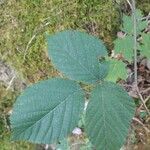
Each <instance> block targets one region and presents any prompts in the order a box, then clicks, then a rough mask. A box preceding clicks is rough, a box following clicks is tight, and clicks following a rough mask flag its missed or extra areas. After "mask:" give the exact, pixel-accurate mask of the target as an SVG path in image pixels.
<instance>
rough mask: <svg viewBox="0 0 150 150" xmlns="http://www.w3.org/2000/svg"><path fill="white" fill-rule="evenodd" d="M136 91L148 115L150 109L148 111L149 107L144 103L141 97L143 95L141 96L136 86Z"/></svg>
mask: <svg viewBox="0 0 150 150" xmlns="http://www.w3.org/2000/svg"><path fill="white" fill-rule="evenodd" d="M137 92H138V95H139V97H140V99H141V102H142V104H143V106H144V108H145V110H146V112H147V113H148V115H150V111H149V109H148V108H147V106H146V104H145V100H144V99H143V96H142V94H141V93H140V92H139V89H138V88H137Z"/></svg>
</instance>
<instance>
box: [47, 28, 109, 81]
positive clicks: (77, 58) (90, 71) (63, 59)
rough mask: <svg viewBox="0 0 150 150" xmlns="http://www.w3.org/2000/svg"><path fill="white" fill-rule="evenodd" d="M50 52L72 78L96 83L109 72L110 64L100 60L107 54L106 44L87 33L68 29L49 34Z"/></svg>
mask: <svg viewBox="0 0 150 150" xmlns="http://www.w3.org/2000/svg"><path fill="white" fill-rule="evenodd" d="M48 53H49V57H50V58H51V59H52V62H53V63H54V65H55V66H56V68H57V69H58V70H60V71H61V72H63V73H64V74H65V75H66V76H67V77H69V78H70V79H73V80H77V81H83V82H86V83H95V82H97V81H99V80H102V79H103V78H104V77H105V76H106V75H107V73H108V64H107V63H105V61H102V62H100V61H99V59H101V58H102V57H104V56H106V55H107V51H106V48H105V46H104V44H103V43H102V41H100V40H99V39H98V38H96V37H93V36H91V35H88V34H87V33H83V32H79V31H73V30H68V31H63V32H59V33H57V34H55V35H53V36H48Z"/></svg>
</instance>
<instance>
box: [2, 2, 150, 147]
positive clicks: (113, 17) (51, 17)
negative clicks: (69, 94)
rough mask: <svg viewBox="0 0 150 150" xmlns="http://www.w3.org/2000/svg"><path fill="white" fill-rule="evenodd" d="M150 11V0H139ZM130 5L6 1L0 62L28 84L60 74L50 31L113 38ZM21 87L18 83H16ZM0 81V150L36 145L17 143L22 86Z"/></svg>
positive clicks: (122, 3)
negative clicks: (16, 106)
mask: <svg viewBox="0 0 150 150" xmlns="http://www.w3.org/2000/svg"><path fill="white" fill-rule="evenodd" d="M137 7H138V8H140V9H141V10H142V11H143V13H144V14H145V15H146V14H148V13H149V12H150V0H137ZM128 11H129V8H128V6H127V4H126V2H125V1H124V0H100V1H99V0H32V1H31V0H0V35H1V36H0V61H1V62H3V63H6V64H7V65H8V66H9V67H10V68H12V69H13V70H15V72H16V74H17V79H18V80H21V81H22V82H23V83H24V84H25V85H29V84H32V83H35V82H37V81H39V80H42V79H47V78H51V77H54V76H56V75H58V72H57V71H56V70H55V69H54V68H53V67H52V64H51V63H50V60H49V59H48V56H47V45H46V34H47V33H48V34H53V33H54V32H57V31H61V30H64V29H78V30H81V31H86V32H88V33H90V34H93V35H96V36H98V37H99V38H101V39H102V40H104V42H105V43H106V45H107V47H108V48H109V49H111V48H112V47H113V45H112V41H113V40H114V39H115V38H116V33H117V31H118V29H119V26H120V24H121V16H122V13H123V12H126V13H127V12H128ZM16 86H18V85H16ZM7 88H8V87H7V86H6V84H5V83H4V82H3V81H1V80H0V150H32V149H35V146H34V145H32V144H29V143H24V142H12V141H11V140H10V129H9V127H8V124H9V120H8V115H9V112H10V111H11V107H12V104H13V103H14V101H15V99H16V97H17V95H18V94H19V93H20V92H21V89H22V87H20V88H9V89H7Z"/></svg>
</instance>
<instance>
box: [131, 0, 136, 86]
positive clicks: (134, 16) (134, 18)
mask: <svg viewBox="0 0 150 150" xmlns="http://www.w3.org/2000/svg"><path fill="white" fill-rule="evenodd" d="M131 8H132V16H133V39H134V46H133V49H134V82H135V86H136V87H138V81H137V40H136V38H137V20H136V7H135V0H132V7H131Z"/></svg>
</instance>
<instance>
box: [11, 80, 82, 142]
mask: <svg viewBox="0 0 150 150" xmlns="http://www.w3.org/2000/svg"><path fill="white" fill-rule="evenodd" d="M83 108H84V92H83V91H82V89H81V88H80V86H79V85H78V84H77V83H76V82H74V81H71V80H65V79H59V78H56V79H51V80H45V81H41V82H39V83H37V84H34V85H32V86H31V87H28V88H27V89H26V90H25V91H24V92H23V94H21V95H20V96H19V97H18V99H17V101H16V103H15V105H14V109H13V114H12V115H11V117H10V120H11V126H12V132H13V139H14V140H28V141H31V142H35V143H44V144H51V143H55V142H57V141H58V140H61V139H63V138H64V137H66V136H67V135H68V134H70V133H71V132H72V130H73V129H74V128H75V127H76V125H77V124H78V121H79V118H80V113H81V112H82V111H83Z"/></svg>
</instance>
